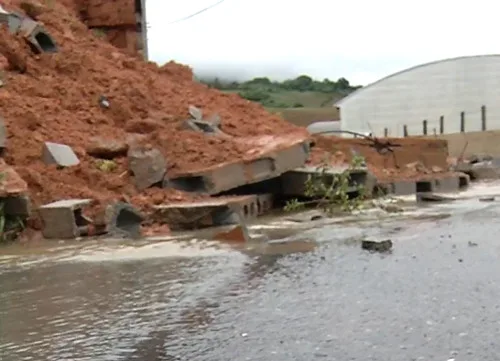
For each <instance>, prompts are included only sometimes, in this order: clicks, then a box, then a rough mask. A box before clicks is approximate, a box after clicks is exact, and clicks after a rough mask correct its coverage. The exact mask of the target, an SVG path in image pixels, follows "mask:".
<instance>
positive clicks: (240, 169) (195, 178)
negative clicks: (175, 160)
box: [168, 143, 309, 195]
mask: <svg viewBox="0 0 500 361" xmlns="http://www.w3.org/2000/svg"><path fill="white" fill-rule="evenodd" d="M308 156H309V147H308V143H307V144H306V143H298V144H294V145H291V146H289V147H284V148H282V149H279V150H276V151H274V152H269V153H267V154H262V155H261V156H260V157H256V158H254V159H249V160H243V161H240V162H234V163H224V164H220V165H216V166H213V167H209V168H205V169H200V170H194V171H190V172H185V173H180V174H179V173H178V174H176V175H175V176H173V177H170V178H169V182H168V184H169V186H170V187H173V188H176V189H179V190H183V191H186V192H197V193H208V194H211V195H213V194H218V193H221V192H224V191H227V190H230V189H233V188H237V187H239V186H243V185H246V184H252V183H257V182H260V181H264V180H267V179H271V178H275V177H279V176H280V175H281V174H283V173H285V172H287V171H291V170H293V169H296V168H299V167H302V166H303V165H304V164H305V162H306V160H307V158H308Z"/></svg>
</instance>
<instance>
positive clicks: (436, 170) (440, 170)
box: [431, 165, 443, 173]
mask: <svg viewBox="0 0 500 361" xmlns="http://www.w3.org/2000/svg"><path fill="white" fill-rule="evenodd" d="M431 170H432V172H433V173H441V172H442V171H443V168H441V167H438V166H437V165H434V166H432V167H431Z"/></svg>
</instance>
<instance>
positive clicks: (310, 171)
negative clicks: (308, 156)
mask: <svg viewBox="0 0 500 361" xmlns="http://www.w3.org/2000/svg"><path fill="white" fill-rule="evenodd" d="M345 171H349V167H347V166H338V167H329V168H328V169H327V170H325V172H324V176H325V177H326V181H327V182H332V181H333V177H335V176H338V175H339V174H342V173H343V172H345ZM321 173H322V170H320V169H318V167H313V166H307V167H301V168H297V169H294V170H293V171H290V172H286V173H284V174H283V175H282V176H281V184H282V186H281V189H282V192H283V194H284V195H287V196H303V195H304V194H305V191H306V187H305V183H306V181H307V179H308V177H309V176H321ZM349 173H350V175H349V176H350V182H349V190H348V192H355V191H356V190H357V189H358V187H359V186H360V185H362V186H368V188H369V187H370V186H371V185H372V183H374V182H373V176H371V174H370V173H369V172H368V170H367V169H365V168H361V169H355V170H350V171H349Z"/></svg>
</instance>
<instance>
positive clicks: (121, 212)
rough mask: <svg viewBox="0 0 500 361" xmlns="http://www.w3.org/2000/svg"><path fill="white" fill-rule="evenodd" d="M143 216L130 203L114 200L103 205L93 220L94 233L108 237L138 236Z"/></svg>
mask: <svg viewBox="0 0 500 361" xmlns="http://www.w3.org/2000/svg"><path fill="white" fill-rule="evenodd" d="M144 220H145V216H144V215H143V214H142V213H141V212H139V211H138V210H137V209H135V208H134V207H133V206H132V205H131V204H128V203H125V202H115V203H112V204H109V205H107V206H106V207H105V209H104V211H103V212H102V213H101V214H99V216H98V219H96V220H95V221H94V224H95V227H96V233H98V234H106V235H107V236H109V237H123V238H132V239H134V238H139V237H141V234H142V230H141V225H142V222H144Z"/></svg>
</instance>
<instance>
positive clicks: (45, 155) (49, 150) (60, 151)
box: [42, 142, 80, 167]
mask: <svg viewBox="0 0 500 361" xmlns="http://www.w3.org/2000/svg"><path fill="white" fill-rule="evenodd" d="M42 160H43V162H44V163H45V164H55V165H57V166H58V167H71V166H75V165H78V164H80V160H79V159H78V157H77V156H76V154H75V152H74V151H73V149H71V147H69V146H67V145H65V144H58V143H52V142H45V143H44V145H43V150H42Z"/></svg>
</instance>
